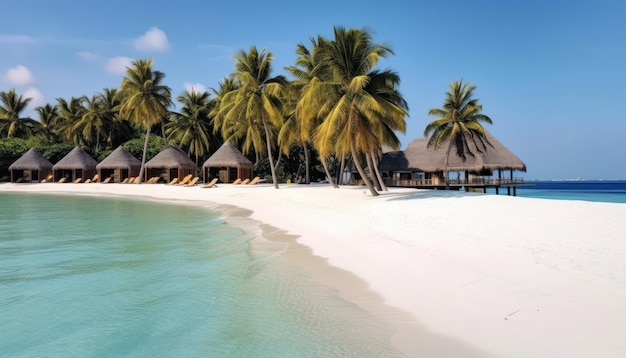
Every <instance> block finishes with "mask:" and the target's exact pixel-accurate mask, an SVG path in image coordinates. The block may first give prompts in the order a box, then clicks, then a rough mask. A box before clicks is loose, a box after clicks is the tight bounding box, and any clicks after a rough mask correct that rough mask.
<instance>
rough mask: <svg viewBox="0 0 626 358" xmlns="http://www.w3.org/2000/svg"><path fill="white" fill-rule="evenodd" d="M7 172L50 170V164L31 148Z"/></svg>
mask: <svg viewBox="0 0 626 358" xmlns="http://www.w3.org/2000/svg"><path fill="white" fill-rule="evenodd" d="M9 170H52V163H50V161H49V160H48V159H46V158H44V156H43V155H42V154H41V153H40V152H39V151H38V150H37V149H35V148H31V149H29V150H28V152H26V153H24V155H22V156H21V157H20V158H19V159H18V160H16V161H15V162H13V164H11V165H10V166H9Z"/></svg>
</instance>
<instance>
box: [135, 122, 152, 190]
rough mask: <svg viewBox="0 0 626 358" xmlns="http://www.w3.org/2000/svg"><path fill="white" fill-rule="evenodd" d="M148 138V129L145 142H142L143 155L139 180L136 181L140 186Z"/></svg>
mask: <svg viewBox="0 0 626 358" xmlns="http://www.w3.org/2000/svg"><path fill="white" fill-rule="evenodd" d="M149 137H150V128H148V130H147V131H146V140H145V141H144V142H143V155H142V156H141V168H139V179H138V180H137V184H141V180H142V179H143V171H144V170H145V166H146V153H147V152H148V138H149Z"/></svg>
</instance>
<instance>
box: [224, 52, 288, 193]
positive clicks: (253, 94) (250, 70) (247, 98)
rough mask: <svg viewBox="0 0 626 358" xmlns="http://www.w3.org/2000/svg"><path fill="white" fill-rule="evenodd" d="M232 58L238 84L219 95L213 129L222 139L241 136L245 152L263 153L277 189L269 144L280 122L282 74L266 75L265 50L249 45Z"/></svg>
mask: <svg viewBox="0 0 626 358" xmlns="http://www.w3.org/2000/svg"><path fill="white" fill-rule="evenodd" d="M233 57H234V58H235V60H236V64H235V72H234V73H233V78H234V79H235V80H236V81H238V82H239V83H240V84H241V87H239V88H238V89H236V90H233V91H230V92H228V93H226V94H225V95H224V96H223V97H222V98H221V103H220V107H219V110H218V111H217V114H216V116H215V119H214V123H215V124H214V125H215V128H216V130H218V128H219V129H220V130H221V132H222V137H223V138H224V140H231V139H240V138H241V139H243V146H242V151H243V152H244V153H245V154H248V153H249V151H250V149H254V151H255V152H257V153H266V154H267V156H268V159H269V163H270V169H271V171H272V181H273V183H274V188H276V189H278V179H277V177H276V168H275V166H274V159H273V157H272V144H273V143H274V142H273V140H274V139H273V138H274V137H275V136H276V132H277V131H278V130H279V129H280V127H281V126H282V123H283V113H282V102H281V95H282V91H283V87H284V85H285V84H286V82H287V81H286V80H285V78H284V77H283V76H277V77H270V76H271V73H272V67H271V62H272V60H273V59H274V57H273V55H272V54H271V53H269V52H268V53H265V50H262V51H261V52H260V53H259V52H258V50H257V48H256V47H254V46H252V47H251V48H250V51H249V52H248V53H246V52H245V51H244V50H241V51H239V52H238V53H236V54H235V55H234V56H233ZM264 147H265V148H264Z"/></svg>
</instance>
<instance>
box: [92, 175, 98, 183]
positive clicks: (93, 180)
mask: <svg viewBox="0 0 626 358" xmlns="http://www.w3.org/2000/svg"><path fill="white" fill-rule="evenodd" d="M98 180H100V174H96V175H94V176H93V178H92V179H91V182H92V183H97V182H98Z"/></svg>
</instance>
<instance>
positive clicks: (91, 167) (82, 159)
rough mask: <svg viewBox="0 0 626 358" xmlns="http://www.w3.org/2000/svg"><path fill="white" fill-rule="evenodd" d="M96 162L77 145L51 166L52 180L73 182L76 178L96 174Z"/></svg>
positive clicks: (84, 178) (83, 178)
mask: <svg viewBox="0 0 626 358" xmlns="http://www.w3.org/2000/svg"><path fill="white" fill-rule="evenodd" d="M97 165H98V162H96V160H95V159H93V158H92V157H91V156H90V155H89V154H88V153H87V152H85V150H84V149H83V148H81V147H79V146H76V147H74V149H72V151H71V152H69V153H67V155H66V156H65V157H63V158H62V159H61V160H59V162H58V163H56V164H55V165H54V166H52V172H53V176H54V179H53V180H54V181H55V182H58V181H59V180H62V181H64V182H73V181H76V180H77V179H81V180H83V181H84V180H87V179H91V178H92V177H93V176H94V175H96V166H97Z"/></svg>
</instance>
